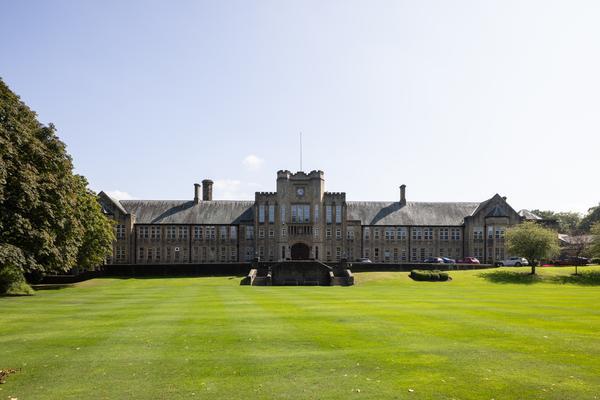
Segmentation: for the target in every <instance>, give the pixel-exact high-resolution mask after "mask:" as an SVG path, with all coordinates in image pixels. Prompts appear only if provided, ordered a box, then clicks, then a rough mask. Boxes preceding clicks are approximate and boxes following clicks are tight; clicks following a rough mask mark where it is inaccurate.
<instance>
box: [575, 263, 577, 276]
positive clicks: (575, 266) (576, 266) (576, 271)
mask: <svg viewBox="0 0 600 400" xmlns="http://www.w3.org/2000/svg"><path fill="white" fill-rule="evenodd" d="M575 275H577V263H575Z"/></svg>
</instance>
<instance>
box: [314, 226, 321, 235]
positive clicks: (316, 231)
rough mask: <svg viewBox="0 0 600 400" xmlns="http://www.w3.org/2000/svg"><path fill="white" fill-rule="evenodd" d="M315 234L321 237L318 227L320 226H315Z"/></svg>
mask: <svg viewBox="0 0 600 400" xmlns="http://www.w3.org/2000/svg"><path fill="white" fill-rule="evenodd" d="M313 234H314V236H315V237H316V238H318V237H319V234H320V232H319V227H318V226H315V228H314V230H313Z"/></svg>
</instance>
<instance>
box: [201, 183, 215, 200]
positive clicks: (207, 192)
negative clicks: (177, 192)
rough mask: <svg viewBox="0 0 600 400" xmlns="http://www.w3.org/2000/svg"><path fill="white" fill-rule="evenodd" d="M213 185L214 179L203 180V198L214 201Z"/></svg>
mask: <svg viewBox="0 0 600 400" xmlns="http://www.w3.org/2000/svg"><path fill="white" fill-rule="evenodd" d="M212 185H213V181H211V180H210V179H205V180H203V181H202V200H204V201H212Z"/></svg>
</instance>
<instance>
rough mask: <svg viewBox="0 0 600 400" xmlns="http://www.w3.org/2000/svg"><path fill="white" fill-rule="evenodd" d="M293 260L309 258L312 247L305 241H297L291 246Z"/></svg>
mask: <svg viewBox="0 0 600 400" xmlns="http://www.w3.org/2000/svg"><path fill="white" fill-rule="evenodd" d="M291 253H292V260H308V257H309V255H310V249H309V247H308V246H307V245H305V244H304V243H296V244H293V245H292V248H291Z"/></svg>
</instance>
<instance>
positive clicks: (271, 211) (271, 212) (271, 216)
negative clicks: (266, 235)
mask: <svg viewBox="0 0 600 400" xmlns="http://www.w3.org/2000/svg"><path fill="white" fill-rule="evenodd" d="M269 223H270V224H274V223H275V206H274V205H273V204H270V205H269Z"/></svg>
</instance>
